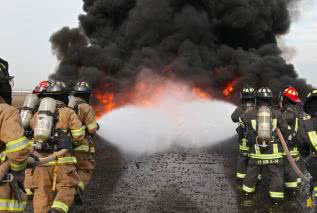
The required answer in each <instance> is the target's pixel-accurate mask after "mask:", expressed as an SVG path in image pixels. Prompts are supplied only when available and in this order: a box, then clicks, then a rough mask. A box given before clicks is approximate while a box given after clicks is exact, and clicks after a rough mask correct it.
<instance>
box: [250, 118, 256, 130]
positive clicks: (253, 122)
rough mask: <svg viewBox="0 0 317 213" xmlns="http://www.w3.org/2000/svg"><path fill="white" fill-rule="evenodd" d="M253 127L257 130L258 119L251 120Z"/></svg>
mask: <svg viewBox="0 0 317 213" xmlns="http://www.w3.org/2000/svg"><path fill="white" fill-rule="evenodd" d="M251 124H252V128H253V129H254V130H256V120H251Z"/></svg>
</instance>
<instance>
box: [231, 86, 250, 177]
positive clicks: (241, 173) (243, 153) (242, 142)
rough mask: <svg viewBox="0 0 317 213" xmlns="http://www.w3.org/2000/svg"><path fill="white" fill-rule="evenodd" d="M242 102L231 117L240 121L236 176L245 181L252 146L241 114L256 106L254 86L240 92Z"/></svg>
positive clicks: (235, 121)
mask: <svg viewBox="0 0 317 213" xmlns="http://www.w3.org/2000/svg"><path fill="white" fill-rule="evenodd" d="M240 100H241V104H240V106H239V107H237V109H236V110H235V111H234V112H233V113H232V115H231V119H232V121H233V122H234V123H238V124H239V126H238V128H237V129H236V130H237V133H238V143H239V156H238V162H237V172H236V177H237V179H238V180H239V181H243V179H244V178H245V176H246V174H247V167H248V161H249V156H248V155H249V150H250V146H249V143H248V141H247V138H246V128H245V125H244V123H243V122H242V120H241V115H242V114H243V113H245V112H248V111H250V110H253V109H254V108H255V90H254V88H253V87H249V86H246V87H244V88H243V89H242V90H241V92H240Z"/></svg>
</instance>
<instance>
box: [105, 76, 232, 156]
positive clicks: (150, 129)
mask: <svg viewBox="0 0 317 213" xmlns="http://www.w3.org/2000/svg"><path fill="white" fill-rule="evenodd" d="M184 87H186V86H184V85H183V84H181V83H175V82H168V83H166V85H165V89H166V90H165V92H164V93H161V94H159V95H158V96H155V97H153V101H155V104H154V105H152V106H126V107H123V108H120V109H117V110H114V111H113V112H111V113H109V114H107V115H105V116H103V117H102V118H101V119H100V121H99V122H100V124H101V125H100V126H101V129H100V131H99V134H100V135H101V136H102V137H104V138H105V139H107V140H108V141H110V142H111V143H113V144H115V145H116V146H117V147H119V148H120V149H121V150H122V151H123V152H125V153H130V154H152V153H155V152H162V151H166V150H169V149H170V148H178V147H182V148H202V147H208V146H211V145H213V144H216V143H217V142H221V141H222V140H225V139H227V138H228V137H229V136H232V135H234V126H233V125H232V123H231V120H230V117H229V116H228V114H230V113H231V112H232V111H233V110H234V106H233V105H231V104H228V103H225V102H219V101H210V100H202V99H201V98H200V97H198V96H195V95H194V94H193V93H192V92H191V90H190V89H189V88H188V89H184ZM168 91H182V92H181V93H179V92H178V93H170V92H168Z"/></svg>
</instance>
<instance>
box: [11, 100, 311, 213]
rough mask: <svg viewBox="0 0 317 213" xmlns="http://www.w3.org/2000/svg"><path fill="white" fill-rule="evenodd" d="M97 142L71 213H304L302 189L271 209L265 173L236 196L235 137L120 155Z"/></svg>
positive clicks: (105, 144)
mask: <svg viewBox="0 0 317 213" xmlns="http://www.w3.org/2000/svg"><path fill="white" fill-rule="evenodd" d="M15 98H16V100H18V101H16V102H15V105H21V101H22V100H23V98H21V97H15ZM97 145H98V146H97V148H98V149H97V169H96V171H95V175H94V177H93V179H92V182H91V183H90V185H89V186H88V187H87V191H86V193H85V196H84V199H85V204H84V205H83V206H74V207H73V208H72V209H71V211H70V212H71V213H103V212H136V213H146V212H149V213H154V212H173V213H174V212H179V213H181V212H215V213H218V212H224V213H227V212H228V213H231V212H241V213H247V212H250V213H251V212H261V213H262V212H263V213H264V212H272V213H273V212H276V213H283V212H285V213H286V212H292V213H302V212H307V209H306V208H305V207H304V197H305V195H306V193H305V192H304V189H302V191H301V194H300V196H299V197H297V198H296V199H292V200H291V201H288V202H286V203H284V204H283V205H282V206H279V207H273V206H272V205H271V204H270V201H269V199H268V197H267V194H268V192H267V189H266V188H267V187H266V182H267V180H266V179H267V178H266V177H264V180H263V181H262V182H261V183H260V184H259V186H258V189H257V193H256V195H255V196H254V197H253V198H251V199H241V198H240V197H241V196H240V193H239V189H238V184H236V182H235V178H234V170H235V161H236V156H237V152H236V149H237V144H236V139H235V138H232V139H229V140H227V141H224V142H222V143H219V144H218V145H215V146H211V147H205V148H203V149H199V150H183V149H179V148H176V147H175V148H173V149H171V150H170V151H167V152H165V153H159V154H154V155H149V156H138V157H135V156H127V155H124V154H122V153H121V152H120V151H119V150H118V149H117V148H116V147H115V146H113V145H112V144H110V143H108V142H106V141H104V140H103V139H101V138H97ZM303 188H304V187H303ZM306 188H307V187H306ZM288 200H289V199H288ZM28 212H31V211H28Z"/></svg>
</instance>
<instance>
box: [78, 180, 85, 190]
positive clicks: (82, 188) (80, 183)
mask: <svg viewBox="0 0 317 213" xmlns="http://www.w3.org/2000/svg"><path fill="white" fill-rule="evenodd" d="M78 187H79V188H80V189H81V190H82V191H84V190H85V184H84V182H82V181H80V182H79V184H78Z"/></svg>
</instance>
